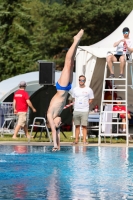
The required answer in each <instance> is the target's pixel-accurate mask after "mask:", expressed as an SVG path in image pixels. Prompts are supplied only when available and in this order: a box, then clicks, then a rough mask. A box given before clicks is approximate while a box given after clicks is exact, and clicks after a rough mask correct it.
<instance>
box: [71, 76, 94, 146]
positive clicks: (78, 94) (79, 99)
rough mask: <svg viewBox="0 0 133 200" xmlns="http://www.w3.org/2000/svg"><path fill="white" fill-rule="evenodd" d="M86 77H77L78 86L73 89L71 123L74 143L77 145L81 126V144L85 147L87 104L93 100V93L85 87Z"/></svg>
mask: <svg viewBox="0 0 133 200" xmlns="http://www.w3.org/2000/svg"><path fill="white" fill-rule="evenodd" d="M85 82H86V77H85V76H84V75H81V76H79V86H78V87H75V88H74V89H73V93H72V97H73V100H74V112H73V121H74V125H75V142H74V144H77V143H78V139H79V133H80V126H82V133H83V144H84V145H86V144H87V142H86V136H87V123H88V115H89V104H90V103H92V101H93V99H94V94H93V91H92V89H91V88H90V87H86V86H85Z"/></svg>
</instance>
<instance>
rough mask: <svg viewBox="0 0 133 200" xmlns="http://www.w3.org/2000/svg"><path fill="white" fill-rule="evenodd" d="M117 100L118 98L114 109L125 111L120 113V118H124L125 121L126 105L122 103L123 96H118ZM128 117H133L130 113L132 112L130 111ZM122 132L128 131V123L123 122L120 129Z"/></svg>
mask: <svg viewBox="0 0 133 200" xmlns="http://www.w3.org/2000/svg"><path fill="white" fill-rule="evenodd" d="M116 100H118V102H117V104H118V105H116V106H113V111H120V112H121V111H123V112H124V113H119V115H120V118H121V120H122V122H123V123H125V122H126V110H127V109H126V107H125V106H123V105H121V100H122V98H121V97H117V98H116ZM128 119H131V115H130V112H129V111H128ZM119 131H120V132H121V133H125V132H126V124H122V125H120V130H119Z"/></svg>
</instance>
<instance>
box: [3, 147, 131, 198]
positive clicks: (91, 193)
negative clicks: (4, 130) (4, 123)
mask: <svg viewBox="0 0 133 200" xmlns="http://www.w3.org/2000/svg"><path fill="white" fill-rule="evenodd" d="M51 149H52V147H45V146H16V145H15V146H3V145H1V146H0V199H10V200H11V199H25V200H27V199H28V200H30V199H32V200H34V199H36V200H37V199H44V200H45V199H46V200H92V199H96V200H106V199H107V200H122V199H127V200H128V199H130V200H131V199H133V148H126V147H123V148H121V147H118V148H117V147H89V146H87V147H86V146H85V147H83V146H76V147H75V146H72V147H66V146H64V147H61V151H58V152H52V151H51Z"/></svg>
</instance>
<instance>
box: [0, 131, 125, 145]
mask: <svg viewBox="0 0 133 200" xmlns="http://www.w3.org/2000/svg"><path fill="white" fill-rule="evenodd" d="M64 133H65V135H66V137H67V138H65V137H64V135H63V134H62V133H61V134H60V141H61V142H73V141H74V138H73V133H72V132H64ZM34 134H35V132H33V134H32V136H34ZM50 135H51V133H50ZM39 136H40V133H38V134H37V137H36V138H35V139H33V138H31V140H30V141H31V142H49V138H47V137H46V135H45V134H44V133H42V138H41V139H39ZM51 138H52V135H51ZM0 141H19V142H20V141H24V142H26V141H27V138H26V137H25V136H24V135H22V137H21V138H20V137H19V136H18V137H17V139H13V138H12V135H8V134H6V135H4V137H0ZM101 141H102V143H104V140H103V138H102V139H101ZM88 142H90V143H98V138H94V139H93V138H89V139H88ZM106 143H110V138H106ZM112 143H113V144H115V143H126V140H125V139H123V138H121V137H117V138H112Z"/></svg>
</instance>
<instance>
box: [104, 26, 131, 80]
mask: <svg viewBox="0 0 133 200" xmlns="http://www.w3.org/2000/svg"><path fill="white" fill-rule="evenodd" d="M122 32H123V39H121V40H119V41H118V42H115V43H114V45H113V46H114V47H116V53H115V54H111V55H108V56H107V58H106V60H107V63H108V67H109V71H110V76H109V78H115V75H114V72H113V68H112V66H113V62H120V75H119V78H124V75H123V74H124V67H125V61H126V60H129V56H130V54H131V53H132V52H133V41H132V40H131V39H130V38H129V34H130V30H129V28H128V27H125V28H123V31H122Z"/></svg>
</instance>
